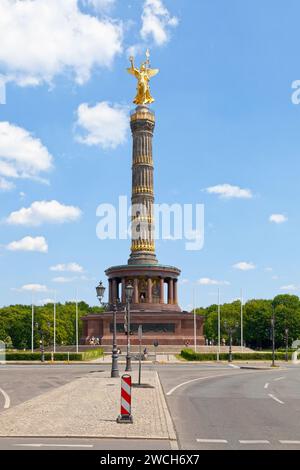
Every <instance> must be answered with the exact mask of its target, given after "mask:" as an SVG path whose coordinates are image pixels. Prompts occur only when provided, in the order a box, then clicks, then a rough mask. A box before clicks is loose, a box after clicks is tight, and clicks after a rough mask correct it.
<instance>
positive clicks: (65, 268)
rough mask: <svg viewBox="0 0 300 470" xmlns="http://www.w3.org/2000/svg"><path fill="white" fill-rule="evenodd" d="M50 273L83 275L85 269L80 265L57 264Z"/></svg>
mask: <svg viewBox="0 0 300 470" xmlns="http://www.w3.org/2000/svg"><path fill="white" fill-rule="evenodd" d="M50 271H56V272H70V273H82V272H83V267H82V266H80V265H79V264H78V263H67V264H57V265H56V266H51V268H50Z"/></svg>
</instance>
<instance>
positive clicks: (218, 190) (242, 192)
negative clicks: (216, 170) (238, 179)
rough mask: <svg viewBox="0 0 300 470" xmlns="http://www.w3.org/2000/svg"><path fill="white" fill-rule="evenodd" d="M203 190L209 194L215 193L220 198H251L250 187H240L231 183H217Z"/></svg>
mask: <svg viewBox="0 0 300 470" xmlns="http://www.w3.org/2000/svg"><path fill="white" fill-rule="evenodd" d="M205 191H206V192H207V193H209V194H217V195H218V196H220V197H221V198H222V199H233V198H236V199H251V198H252V197H253V194H252V191H251V190H250V189H242V188H240V187H239V186H232V185H231V184H218V185H216V186H211V187H209V188H206V189H205Z"/></svg>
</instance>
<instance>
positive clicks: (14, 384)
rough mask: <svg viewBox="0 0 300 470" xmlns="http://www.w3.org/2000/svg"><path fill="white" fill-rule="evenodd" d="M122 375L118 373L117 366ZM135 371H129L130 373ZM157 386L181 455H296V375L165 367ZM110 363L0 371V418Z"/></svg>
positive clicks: (161, 445) (91, 443) (39, 444)
mask: <svg viewBox="0 0 300 470" xmlns="http://www.w3.org/2000/svg"><path fill="white" fill-rule="evenodd" d="M121 367H122V368H123V366H121ZM134 367H136V365H135V366H134ZM144 367H145V368H153V367H155V368H156V369H157V370H158V372H159V376H160V379H161V383H162V386H163V389H164V392H165V395H166V399H167V403H168V406H169V410H170V412H171V416H172V419H173V422H174V425H175V428H176V432H177V437H178V446H179V448H181V449H198V450H204V449H214V450H217V449H298V450H299V449H300V368H299V367H293V366H288V367H284V368H281V369H276V370H260V371H257V370H242V369H238V368H232V367H229V366H228V365H227V364H224V365H222V364H221V365H215V364H211V365H209V364H187V363H185V364H173V365H171V364H169V365H168V364H166V365H156V366H153V365H146V366H144ZM109 368H110V366H109V364H88V365H87V364H82V365H42V364H39V365H25V366H24V365H8V366H0V412H3V411H5V409H7V408H8V407H13V406H15V405H17V404H19V403H21V402H23V401H26V400H29V399H31V398H33V397H35V396H37V395H40V394H42V393H45V392H46V391H48V390H50V389H51V388H55V387H59V386H61V385H64V384H65V383H67V382H69V381H72V380H75V379H77V378H79V377H83V376H84V375H86V374H92V373H94V372H95V371H99V370H104V369H109ZM9 448H10V449H11V448H14V449H26V448H27V449H34V448H39V449H52V448H53V449H57V448H59V449H76V448H77V449H86V450H88V449H98V450H99V449H145V450H146V449H170V445H169V443H168V442H166V441H133V440H84V439H32V438H30V439H29V438H28V439H26V438H24V439H16V438H14V439H8V438H7V439H0V449H9Z"/></svg>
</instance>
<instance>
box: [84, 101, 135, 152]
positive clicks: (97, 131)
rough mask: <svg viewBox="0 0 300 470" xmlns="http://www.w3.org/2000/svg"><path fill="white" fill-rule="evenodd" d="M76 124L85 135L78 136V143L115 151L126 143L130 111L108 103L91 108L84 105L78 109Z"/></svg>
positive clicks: (104, 102) (103, 102)
mask: <svg viewBox="0 0 300 470" xmlns="http://www.w3.org/2000/svg"><path fill="white" fill-rule="evenodd" d="M76 124H77V127H78V128H79V127H81V128H82V130H83V131H84V132H83V135H76V139H77V140H78V142H81V143H82V144H86V145H98V146H99V147H103V148H105V149H106V148H113V149H114V148H116V147H117V146H118V145H120V144H123V143H124V142H125V141H126V135H127V131H128V128H129V126H128V109H127V107H125V106H121V105H118V104H115V105H111V104H109V103H108V102H106V101H102V102H101V103H98V104H96V106H91V107H89V106H88V104H87V103H83V104H81V105H80V106H79V107H78V110H77V123H76Z"/></svg>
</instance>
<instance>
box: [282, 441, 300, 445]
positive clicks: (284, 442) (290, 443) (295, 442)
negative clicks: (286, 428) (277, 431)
mask: <svg viewBox="0 0 300 470" xmlns="http://www.w3.org/2000/svg"><path fill="white" fill-rule="evenodd" d="M279 442H280V444H287V445H300V441H279Z"/></svg>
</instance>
